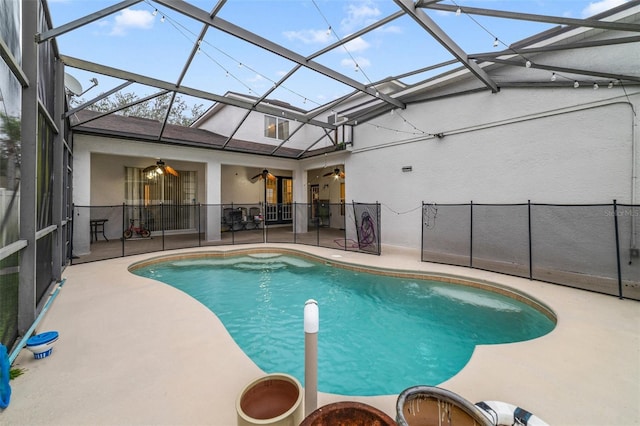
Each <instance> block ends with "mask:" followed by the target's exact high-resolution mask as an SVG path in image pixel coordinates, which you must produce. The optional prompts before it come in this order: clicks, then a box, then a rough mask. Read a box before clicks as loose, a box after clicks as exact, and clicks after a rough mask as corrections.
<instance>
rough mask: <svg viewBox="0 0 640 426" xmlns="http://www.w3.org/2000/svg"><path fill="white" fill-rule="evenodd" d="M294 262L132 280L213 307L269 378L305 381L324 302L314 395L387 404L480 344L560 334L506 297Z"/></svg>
mask: <svg viewBox="0 0 640 426" xmlns="http://www.w3.org/2000/svg"><path fill="white" fill-rule="evenodd" d="M335 266H344V265H339V264H337V263H335V262H327V261H320V260H315V259H312V258H310V257H299V256H296V255H293V254H292V253H275V252H274V253H254V254H244V255H235V256H231V255H227V256H224V257H223V256H220V255H206V254H202V253H201V254H198V255H193V256H191V257H183V258H174V259H166V260H165V261H161V262H160V261H159V259H155V260H154V261H153V262H152V263H145V264H141V265H135V267H133V268H132V271H133V272H134V273H135V274H138V275H141V276H145V277H149V278H153V279H155V280H158V281H161V282H164V283H167V284H169V285H171V286H173V287H176V288H178V289H180V290H182V291H184V292H185V293H187V294H189V295H191V296H192V297H194V298H195V299H197V300H199V301H200V302H201V303H203V304H204V305H205V306H207V307H208V308H209V309H210V310H211V311H212V312H214V313H215V314H216V315H217V316H218V317H219V318H220V320H221V321H222V323H223V324H224V326H225V327H226V329H227V330H228V332H229V333H230V335H231V336H232V337H233V339H234V340H235V341H236V343H237V344H238V345H239V346H240V347H241V348H242V350H243V351H244V352H245V353H246V354H247V355H248V356H249V357H250V358H251V359H252V360H253V361H254V362H255V363H256V364H257V365H258V366H259V367H260V368H261V369H262V370H264V371H265V372H267V373H273V372H284V373H288V374H291V375H293V376H295V377H296V378H298V380H300V381H301V382H303V380H304V331H303V308H304V303H305V301H306V300H308V299H315V300H317V301H318V305H319V309H320V332H319V334H318V389H319V390H320V391H322V392H330V393H336V394H342V395H354V396H355V395H362V396H367V395H389V394H397V393H399V392H401V391H402V390H403V389H406V388H407V387H409V386H413V385H416V384H424V385H434V386H435V385H437V384H439V383H442V382H444V381H446V380H447V379H449V378H451V377H452V376H453V375H455V374H456V373H457V372H459V371H460V370H461V369H462V368H463V367H464V365H465V364H466V363H467V362H468V361H469V359H470V357H471V354H472V353H473V350H474V348H475V346H476V345H480V344H496V343H508V342H516V341H524V340H529V339H533V338H537V337H540V336H542V335H544V334H546V333H548V332H550V331H551V330H552V329H553V327H554V326H555V322H554V320H553V319H552V318H551V316H550V315H549V314H548V313H547V314H545V313H543V312H542V311H541V310H539V309H536V308H534V307H533V306H532V304H531V303H524V302H523V301H521V300H517V299H516V298H511V297H508V296H506V295H504V294H499V293H496V292H490V291H487V290H486V289H482V288H475V287H470V286H464V285H456V284H451V283H443V282H437V281H428V280H424V279H421V278H420V277H418V276H417V274H412V275H407V276H405V277H394V276H388V275H380V274H370V273H366V272H364V271H362V270H353V269H347V268H344V267H335Z"/></svg>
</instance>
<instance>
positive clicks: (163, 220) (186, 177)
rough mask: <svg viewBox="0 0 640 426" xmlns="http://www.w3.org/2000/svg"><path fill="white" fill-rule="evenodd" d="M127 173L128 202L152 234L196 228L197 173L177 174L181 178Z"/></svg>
mask: <svg viewBox="0 0 640 426" xmlns="http://www.w3.org/2000/svg"><path fill="white" fill-rule="evenodd" d="M125 169H126V178H125V202H126V204H129V205H131V206H134V207H135V208H134V209H133V210H132V212H133V213H131V214H132V216H133V218H134V219H138V220H141V221H143V222H144V223H145V225H146V226H147V227H148V228H149V229H150V230H151V231H159V230H161V229H164V230H165V231H166V230H179V229H193V228H194V227H195V226H196V217H197V214H196V209H195V206H196V205H195V204H194V203H195V200H196V190H197V188H196V182H197V174H196V172H189V171H183V170H178V173H179V175H178V176H172V175H169V174H164V175H152V177H149V176H146V175H145V174H144V173H143V172H142V170H143V169H139V168H136V167H126V168H125ZM136 209H138V210H136ZM136 212H137V213H136Z"/></svg>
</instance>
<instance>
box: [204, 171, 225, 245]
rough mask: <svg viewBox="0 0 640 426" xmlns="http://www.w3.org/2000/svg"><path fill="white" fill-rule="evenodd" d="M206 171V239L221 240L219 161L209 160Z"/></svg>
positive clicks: (220, 174)
mask: <svg viewBox="0 0 640 426" xmlns="http://www.w3.org/2000/svg"><path fill="white" fill-rule="evenodd" d="M205 173H206V179H205V182H206V185H207V189H206V194H207V200H206V204H207V209H206V213H205V217H206V222H205V229H206V240H207V241H219V240H220V238H221V236H220V224H221V220H222V209H221V206H220V204H221V200H222V191H221V184H222V183H221V176H222V172H221V165H220V163H219V162H218V161H215V160H210V161H207V164H206V167H205Z"/></svg>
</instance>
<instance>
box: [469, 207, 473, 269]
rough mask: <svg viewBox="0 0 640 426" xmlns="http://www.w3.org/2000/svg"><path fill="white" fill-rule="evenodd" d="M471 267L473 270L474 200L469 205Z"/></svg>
mask: <svg viewBox="0 0 640 426" xmlns="http://www.w3.org/2000/svg"><path fill="white" fill-rule="evenodd" d="M469 266H470V267H471V268H473V200H471V203H469Z"/></svg>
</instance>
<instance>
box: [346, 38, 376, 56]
mask: <svg viewBox="0 0 640 426" xmlns="http://www.w3.org/2000/svg"><path fill="white" fill-rule="evenodd" d="M344 46H345V47H346V48H347V50H348V51H349V52H351V53H353V52H364V51H365V50H367V49H368V48H369V46H370V44H369V43H367V42H366V41H365V40H364V39H363V38H362V37H356V38H354V39H353V40H351V41H350V42H348V43H345V45H344Z"/></svg>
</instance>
